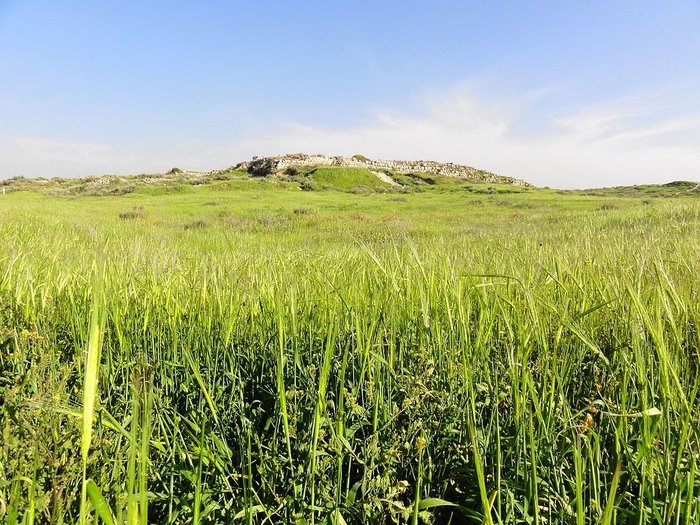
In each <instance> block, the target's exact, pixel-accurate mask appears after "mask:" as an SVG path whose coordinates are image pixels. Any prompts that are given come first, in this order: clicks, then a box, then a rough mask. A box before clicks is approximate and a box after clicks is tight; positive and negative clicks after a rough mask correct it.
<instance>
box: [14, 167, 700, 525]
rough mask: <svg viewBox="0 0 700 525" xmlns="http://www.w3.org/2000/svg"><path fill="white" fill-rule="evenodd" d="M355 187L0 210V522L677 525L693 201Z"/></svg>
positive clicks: (250, 184) (686, 495) (685, 457)
mask: <svg viewBox="0 0 700 525" xmlns="http://www.w3.org/2000/svg"><path fill="white" fill-rule="evenodd" d="M354 175H356V174H345V175H344V176H343V177H342V178H341V179H342V180H341V179H338V180H339V181H340V182H337V181H336V182H333V177H331V176H330V175H329V174H328V173H326V172H325V171H324V170H320V169H319V170H318V171H316V172H315V173H313V174H301V175H299V176H298V177H297V178H303V177H314V182H315V184H316V185H317V186H323V185H329V186H331V187H332V188H333V189H332V190H331V191H300V189H299V183H298V181H296V179H294V178H293V177H292V178H290V179H289V180H287V179H280V180H275V181H257V180H248V179H247V178H246V177H243V176H241V175H240V174H234V173H232V174H229V175H228V176H226V177H219V179H217V180H207V181H205V183H203V184H199V181H198V182H197V183H193V184H187V185H181V184H166V185H160V186H156V185H153V186H137V185H135V186H134V187H133V188H131V190H130V191H128V192H122V193H125V194H124V195H109V194H107V195H101V196H90V195H85V194H84V193H85V192H86V191H87V190H88V189H89V183H85V185H83V186H82V187H81V188H82V189H80V190H75V191H74V190H72V189H70V188H73V186H70V187H69V184H68V183H66V184H65V185H63V186H62V184H63V183H58V182H56V184H55V186H52V185H51V184H52V183H47V187H50V188H49V190H47V191H42V192H30V191H13V192H9V193H7V194H3V195H0V239H2V244H1V245H0V433H1V434H0V435H1V436H2V437H1V438H0V522H2V523H7V524H16V523H24V524H31V523H69V524H72V523H97V522H100V523H128V524H136V523H138V524H146V523H183V524H184V523H188V524H189V523H202V524H209V523H242V524H252V523H256V524H258V523H260V524H262V523H270V524H272V523H275V524H276V523H297V524H316V523H318V524H321V523H323V524H334V525H342V524H348V525H352V524H364V523H378V524H391V523H409V524H417V523H445V524H446V523H451V524H460V523H475V524H482V523H483V524H492V523H493V524H495V523H499V524H500V523H528V524H545V523H547V524H549V523H566V524H569V523H575V524H577V525H579V524H583V523H604V524H611V523H684V524H685V523H698V522H700V499H698V498H699V496H700V473H699V472H698V468H699V467H700V457H699V456H698V454H699V452H698V449H699V446H700V435H699V431H700V415H699V412H698V410H697V406H698V388H699V387H700V379H699V378H700V375H699V373H698V366H699V365H700V361H699V354H698V352H699V351H700V333H699V331H698V330H699V327H700V285H699V282H700V281H699V280H698V276H699V275H700V258H699V257H698V253H700V237H699V236H698V231H700V199H698V198H697V197H696V196H692V195H691V194H683V196H678V197H664V198H661V197H660V195H666V194H665V193H663V192H658V193H654V192H650V191H647V190H645V191H644V192H643V194H642V195H640V194H638V193H635V192H627V193H625V192H622V193H621V192H619V191H618V192H614V191H609V192H602V193H601V192H599V193H600V194H599V195H586V194H583V193H575V192H557V191H555V190H544V189H534V188H518V189H515V188H512V187H511V188H508V187H491V186H485V185H474V184H469V183H464V182H461V181H452V180H450V181H442V180H438V181H433V182H437V183H436V184H433V183H430V182H424V181H418V180H414V181H413V183H411V181H408V180H407V181H402V182H401V183H402V184H404V183H405V184H404V185H405V186H406V188H408V189H406V188H404V189H403V190H402V191H398V190H396V189H395V188H385V187H384V185H383V183H381V181H379V180H378V179H376V177H375V178H373V179H367V180H365V178H364V174H361V175H362V176H360V179H361V180H358V181H355V180H351V179H352V178H353V176H354ZM295 181H296V182H295ZM356 182H358V183H356ZM370 182H371V184H370ZM70 184H75V185H76V186H75V187H77V185H78V184H79V183H70ZM80 184H83V183H80ZM115 184H118V185H120V187H122V186H123V185H127V184H131V182H129V181H118V182H117V183H115ZM134 184H135V183H134ZM368 184H370V185H369V186H367V185H368ZM410 184H413V185H414V186H415V187H413V186H411V187H410V188H409V185H410ZM359 186H363V187H366V188H369V189H370V190H371V191H369V192H368V193H360V194H358V193H357V192H356V191H355V190H354V188H356V187H359ZM129 187H131V186H129ZM66 188H68V189H66ZM86 188H87V189H86ZM16 189H17V188H16ZM19 189H21V188H19ZM336 190H340V191H336ZM408 190H410V191H408ZM90 191H92V190H90ZM382 191H386V193H382ZM103 193H104V192H103ZM107 193H108V192H107ZM650 194H653V195H650Z"/></svg>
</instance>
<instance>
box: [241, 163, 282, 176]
mask: <svg viewBox="0 0 700 525" xmlns="http://www.w3.org/2000/svg"><path fill="white" fill-rule="evenodd" d="M275 167H276V164H275V161H273V160H272V159H256V160H254V161H253V162H251V163H250V164H249V165H248V173H249V174H250V175H251V176H253V177H267V176H268V175H270V174H271V173H272V172H274V171H275Z"/></svg>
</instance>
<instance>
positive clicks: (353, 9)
mask: <svg viewBox="0 0 700 525" xmlns="http://www.w3.org/2000/svg"><path fill="white" fill-rule="evenodd" d="M293 152H305V153H324V154H328V155H353V154H357V153H361V154H364V155H366V156H367V157H370V158H378V159H407V160H421V159H423V160H437V161H442V162H457V163H463V164H468V165H472V166H475V167H478V168H481V169H486V170H489V171H493V172H495V173H498V174H502V175H507V176H512V177H517V178H522V179H525V180H527V181H529V182H531V183H534V184H536V185H539V186H551V187H558V188H587V187H599V186H611V185H622V184H640V183H664V182H670V181H674V180H695V181H700V0H687V1H681V0H679V1H676V0H667V1H664V2H658V1H653V2H652V1H645V0H634V1H625V0H619V1H614V2H610V1H609V0H607V1H595V0H587V1H574V0H562V1H558V2H555V1H538V0H532V1H527V2H526V1H522V0H517V1H515V0H513V1H506V0H504V1H499V2H476V1H441V0H432V1H427V0H425V1H412V0H382V1H380V2H377V1H353V2H332V1H328V0H326V1H320V0H318V1H314V0H311V1H304V2H293V1H285V2H282V1H279V2H272V1H266V0H260V1H256V2H250V1H246V2H243V1H216V0H211V1H207V2H185V1H176V0H170V1H157V0H150V1H148V2H144V1H135V0H120V1H115V0H114V1H113V0H105V1H100V2H94V1H87V0H85V1H73V0H61V1H60V2H57V1H55V0H53V1H44V0H21V1H20V0H0V178H8V177H12V176H17V175H24V176H27V177H40V176H41V177H53V176H64V177H79V176H86V175H100V174H107V173H110V174H130V173H150V172H163V171H167V170H169V169H170V168H172V167H175V166H177V167H181V168H184V169H190V170H202V171H204V170H211V169H216V168H223V167H227V166H231V165H233V164H236V163H237V162H240V161H242V160H246V159H249V158H250V157H252V156H254V155H257V156H266V155H276V154H283V153H293Z"/></svg>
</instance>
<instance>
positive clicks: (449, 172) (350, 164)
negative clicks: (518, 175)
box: [235, 153, 530, 186]
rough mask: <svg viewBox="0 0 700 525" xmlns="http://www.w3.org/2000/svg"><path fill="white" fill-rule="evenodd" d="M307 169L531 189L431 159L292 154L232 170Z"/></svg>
mask: <svg viewBox="0 0 700 525" xmlns="http://www.w3.org/2000/svg"><path fill="white" fill-rule="evenodd" d="M308 166H336V167H344V168H364V169H366V170H370V171H377V172H390V173H395V174H399V175H408V174H412V173H432V174H434V175H441V176H443V177H452V178H457V179H465V180H469V181H473V182H489V183H495V184H510V185H513V186H530V184H529V183H527V182H525V181H523V180H520V179H515V178H513V177H504V176H501V175H496V174H494V173H491V172H490V171H484V170H480V169H477V168H473V167H472V166H466V165H463V164H455V163H452V162H436V161H433V160H371V159H368V158H367V157H365V156H364V155H359V154H358V155H354V156H352V157H342V156H332V157H329V156H326V155H307V154H305V153H292V154H286V155H278V156H273V157H262V158H255V157H254V158H253V160H250V161H245V162H241V163H239V164H237V165H236V166H235V169H238V170H246V171H248V172H249V173H251V174H253V175H258V176H266V175H270V174H279V173H283V172H284V171H285V170H287V169H289V168H299V167H308Z"/></svg>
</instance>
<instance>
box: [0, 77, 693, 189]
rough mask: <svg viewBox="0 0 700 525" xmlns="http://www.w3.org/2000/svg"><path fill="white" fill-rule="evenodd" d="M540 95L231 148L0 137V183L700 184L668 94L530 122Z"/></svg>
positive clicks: (452, 101)
mask: <svg viewBox="0 0 700 525" xmlns="http://www.w3.org/2000/svg"><path fill="white" fill-rule="evenodd" d="M547 94H548V91H547V90H543V91H540V92H538V93H535V94H533V93H529V94H524V95H522V96H520V97H517V98H511V99H500V100H494V99H489V98H488V97H479V96H475V95H474V94H473V92H472V91H471V90H470V89H469V87H468V86H461V87H459V88H457V89H455V90H453V91H452V92H449V93H446V94H444V95H443V96H441V97H434V98H433V99H431V100H428V101H426V102H425V104H424V107H423V108H422V109H421V110H420V111H419V112H416V113H415V114H408V113H401V112H396V111H385V112H380V113H378V114H377V115H376V116H375V117H374V118H372V119H371V120H370V121H369V122H368V123H366V124H364V125H361V126H351V127H334V126H315V125H302V124H287V125H283V126H277V127H275V128H274V130H273V131H272V132H270V133H268V134H265V135H257V136H252V137H249V138H247V139H244V140H241V141H238V142H236V143H232V144H206V143H201V142H185V143H180V144H173V145H171V146H168V147H164V146H162V145H160V146H157V147H148V145H143V146H142V147H127V146H116V145H104V144H94V143H84V142H70V141H56V140H48V139H31V138H13V137H1V136H0V157H2V158H3V159H4V161H3V163H2V165H0V170H1V171H0V177H7V176H12V175H15V174H20V173H24V174H26V175H34V176H38V175H43V176H53V175H63V176H80V175H85V174H95V173H135V172H148V171H163V170H166V169H168V168H170V167H172V166H182V167H186V168H190V169H213V168H217V167H224V166H229V165H231V164H234V163H235V162H237V161H240V160H244V159H247V158H250V157H251V156H253V155H260V156H262V155H270V154H279V153H288V152H298V151H303V152H307V153H327V154H343V155H352V154H355V153H362V154H364V155H367V156H368V157H372V158H384V159H431V160H438V161H450V162H460V163H465V164H470V165H473V166H476V167H479V168H482V169H487V170H490V171H493V172H496V173H500V174H503V175H509V176H513V177H518V178H523V179H526V180H528V181H530V182H533V183H534V184H537V185H541V186H544V185H547V186H553V187H561V188H570V187H596V186H609V185H621V184H637V183H649V182H656V183H662V182H669V181H672V180H679V179H690V180H698V179H700V147H698V145H699V144H700V114H692V113H690V114H680V115H679V114H678V113H679V112H678V111H676V112H675V113H673V112H671V111H669V108H668V107H667V105H665V104H666V102H667V99H668V97H667V96H668V94H667V93H664V97H663V98H662V97H658V96H655V95H653V94H649V95H647V96H638V95H636V96H630V97H627V98H623V99H616V100H612V101H607V102H605V103H601V104H599V105H597V106H595V107H589V108H584V109H578V110H577V111H564V110H562V111H560V112H559V114H556V115H554V116H550V117H548V118H545V117H543V116H540V117H535V118H539V120H538V121H537V122H534V121H532V122H528V120H527V119H528V118H533V117H532V115H538V111H537V110H538V107H541V108H546V109H547V110H548V114H549V115H551V114H552V109H551V107H548V104H547V100H546V99H544V97H545V96H547ZM541 115H544V113H541ZM530 124H531V125H530Z"/></svg>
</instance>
